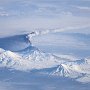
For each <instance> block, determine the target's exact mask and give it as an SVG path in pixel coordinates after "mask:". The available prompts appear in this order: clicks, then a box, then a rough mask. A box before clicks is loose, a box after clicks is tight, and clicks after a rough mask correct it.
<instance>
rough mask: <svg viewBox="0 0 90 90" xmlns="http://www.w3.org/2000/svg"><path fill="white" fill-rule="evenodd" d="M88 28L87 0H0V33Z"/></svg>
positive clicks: (89, 7) (89, 25)
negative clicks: (38, 29)
mask: <svg viewBox="0 0 90 90" xmlns="http://www.w3.org/2000/svg"><path fill="white" fill-rule="evenodd" d="M82 26H83V27H90V0H0V33H1V34H4V35H5V34H6V35H8V34H9V33H11V34H13V33H17V32H18V33H21V32H25V31H27V32H30V31H31V30H34V29H37V28H43V29H55V28H67V27H82Z"/></svg>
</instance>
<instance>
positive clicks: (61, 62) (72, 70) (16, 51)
mask: <svg viewBox="0 0 90 90" xmlns="http://www.w3.org/2000/svg"><path fill="white" fill-rule="evenodd" d="M35 34H36V33H34V32H33V33H30V34H25V35H18V36H11V37H8V38H9V39H7V38H1V39H0V41H3V42H0V47H1V48H0V67H1V68H2V67H6V68H8V69H12V70H19V71H24V72H27V71H30V72H31V71H33V70H37V72H38V73H41V74H48V75H52V76H59V77H66V78H71V79H74V80H76V81H79V82H86V83H87V82H90V58H84V59H78V58H77V59H76V58H75V59H74V58H73V60H72V58H70V57H69V56H68V58H67V57H66V56H65V57H64V56H62V55H61V56H57V55H53V54H50V53H45V52H42V51H41V50H39V49H38V48H37V47H35V46H33V45H32V43H31V41H30V39H31V37H32V36H35ZM10 45H11V46H10ZM19 47H20V48H19Z"/></svg>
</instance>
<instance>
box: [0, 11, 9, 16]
mask: <svg viewBox="0 0 90 90" xmlns="http://www.w3.org/2000/svg"><path fill="white" fill-rule="evenodd" d="M0 16H9V14H8V13H7V12H4V11H3V12H0Z"/></svg>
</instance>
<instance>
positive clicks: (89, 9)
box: [74, 6, 90, 11]
mask: <svg viewBox="0 0 90 90" xmlns="http://www.w3.org/2000/svg"><path fill="white" fill-rule="evenodd" d="M74 7H76V8H78V9H81V10H88V11H90V7H85V6H74Z"/></svg>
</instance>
